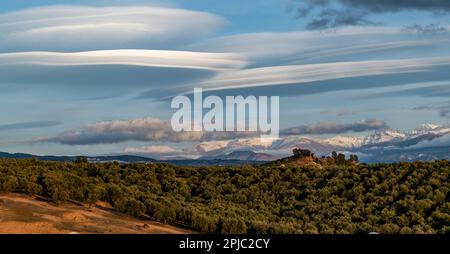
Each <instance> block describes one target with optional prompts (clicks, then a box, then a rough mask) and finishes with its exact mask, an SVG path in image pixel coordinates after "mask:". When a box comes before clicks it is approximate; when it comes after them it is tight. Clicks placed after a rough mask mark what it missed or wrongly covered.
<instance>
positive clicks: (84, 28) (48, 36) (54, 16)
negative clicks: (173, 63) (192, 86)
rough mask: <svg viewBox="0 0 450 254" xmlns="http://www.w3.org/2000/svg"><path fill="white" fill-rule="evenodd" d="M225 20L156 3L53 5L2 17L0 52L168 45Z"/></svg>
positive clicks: (196, 36)
mask: <svg viewBox="0 0 450 254" xmlns="http://www.w3.org/2000/svg"><path fill="white" fill-rule="evenodd" d="M225 23H226V20H224V19H223V18H221V17H219V16H216V15H213V14H209V13H205V12H198V11H190V10H184V9H177V8H167V7H157V6H114V7H87V6H48V7H40V8H32V9H27V10H21V11H15V12H10V13H6V14H2V15H0V51H24V50H27V51H32V50H46V51H72V50H76V51H82V50H92V49H112V48H155V47H159V48H168V47H174V46H177V45H185V44H186V43H187V42H189V41H192V40H195V39H199V38H203V37H204V36H206V35H209V34H211V33H212V32H214V31H215V30H216V29H218V28H219V27H221V26H223V25H224V24H225Z"/></svg>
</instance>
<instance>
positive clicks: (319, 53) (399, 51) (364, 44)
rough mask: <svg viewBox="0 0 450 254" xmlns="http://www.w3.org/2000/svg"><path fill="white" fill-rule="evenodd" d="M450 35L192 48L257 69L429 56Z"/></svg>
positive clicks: (359, 34)
mask: <svg viewBox="0 0 450 254" xmlns="http://www.w3.org/2000/svg"><path fill="white" fill-rule="evenodd" d="M449 40H450V37H449V34H443V35H439V36H434V37H428V36H421V35H418V34H415V33H413V32H411V31H408V30H405V29H404V28H402V27H346V28H340V29H336V30H333V31H331V30H330V31H326V32H321V31H296V32H260V33H247V34H238V35H231V36H224V37H219V38H214V39H210V40H208V41H206V42H201V43H197V44H194V45H193V46H191V48H192V49H194V50H208V51H212V52H235V53H240V54H242V55H244V56H246V57H247V59H248V60H249V61H253V62H254V64H255V65H257V66H269V65H280V64H287V63H289V64H292V63H302V64H306V63H323V62H334V61H338V60H339V61H349V60H350V61H352V60H353V61H355V60H362V59H365V60H368V59H380V58H381V57H384V58H386V59H393V58H396V57H403V56H404V55H403V54H405V53H406V54H407V55H411V49H415V50H414V54H415V56H416V57H419V56H429V55H430V53H432V52H430V49H433V51H436V52H439V51H440V50H442V49H445V50H448V49H449V46H448V45H449Z"/></svg>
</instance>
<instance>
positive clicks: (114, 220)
mask: <svg viewBox="0 0 450 254" xmlns="http://www.w3.org/2000/svg"><path fill="white" fill-rule="evenodd" d="M187 232H189V231H188V230H184V229H179V228H176V227H172V226H168V225H164V224H161V223H157V222H152V221H148V220H142V219H136V218H133V217H130V216H127V215H124V214H121V213H118V212H116V211H114V209H113V208H111V206H109V205H108V204H106V203H104V202H97V204H95V205H91V206H85V205H80V204H74V203H68V202H66V203H64V204H59V205H56V204H54V203H52V202H49V201H48V199H45V198H41V197H37V196H29V195H20V194H3V195H0V234H11V233H13V234H15V233H17V234H22V233H27V234H35V233H36V234H41V233H42V234H70V233H72V234H73V233H79V234H97V233H122V234H183V233H187Z"/></svg>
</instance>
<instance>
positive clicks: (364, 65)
mask: <svg viewBox="0 0 450 254" xmlns="http://www.w3.org/2000/svg"><path fill="white" fill-rule="evenodd" d="M444 65H447V66H448V65H450V57H430V58H416V59H400V60H378V61H356V62H336V63H323V64H305V65H288V66H272V67H262V68H253V69H244V70H237V71H232V72H222V73H219V74H218V75H216V76H214V77H213V78H211V79H209V80H207V81H205V82H202V83H201V86H202V87H203V88H204V89H205V90H209V91H212V90H224V89H235V88H248V87H260V86H272V85H286V84H300V83H308V82H315V81H324V80H335V79H343V78H352V77H365V76H375V75H389V74H400V73H411V72H427V71H429V70H430V69H431V68H433V67H438V66H444Z"/></svg>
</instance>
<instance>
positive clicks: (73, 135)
mask: <svg viewBox="0 0 450 254" xmlns="http://www.w3.org/2000/svg"><path fill="white" fill-rule="evenodd" d="M259 135H261V133H259V132H256V131H233V132H226V131H215V132H202V131H181V132H175V131H173V130H172V127H171V123H170V121H166V120H161V119H158V118H141V119H135V120H129V121H125V120H114V121H104V122H98V123H93V124H89V125H87V126H84V127H82V128H80V129H78V130H69V131H66V132H63V133H61V134H59V135H57V136H54V137H48V138H40V139H37V140H33V141H32V142H54V143H60V144H65V145H93V144H113V143H121V142H126V141H142V142H151V141H161V142H192V141H209V140H228V139H235V138H248V137H255V136H259Z"/></svg>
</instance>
